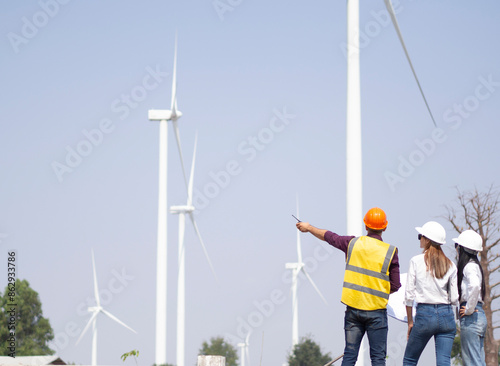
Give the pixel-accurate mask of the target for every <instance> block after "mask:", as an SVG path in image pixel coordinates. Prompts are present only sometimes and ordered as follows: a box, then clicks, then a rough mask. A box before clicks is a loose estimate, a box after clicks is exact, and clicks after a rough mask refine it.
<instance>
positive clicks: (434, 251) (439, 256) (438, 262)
mask: <svg viewBox="0 0 500 366" xmlns="http://www.w3.org/2000/svg"><path fill="white" fill-rule="evenodd" d="M424 251H425V254H424V260H425V265H426V266H427V270H428V271H429V272H430V273H431V274H432V275H433V276H434V277H436V278H437V279H440V278H443V277H444V275H445V274H446V272H448V270H449V269H450V266H451V261H450V259H449V258H448V257H447V256H446V255H445V254H444V252H443V250H442V249H441V245H439V244H437V243H435V242H433V241H432V240H430V239H428V242H427V243H426V244H425V248H424Z"/></svg>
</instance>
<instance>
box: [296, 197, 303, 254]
mask: <svg viewBox="0 0 500 366" xmlns="http://www.w3.org/2000/svg"><path fill="white" fill-rule="evenodd" d="M297 217H300V215H299V196H298V195H297ZM295 231H297V254H298V258H299V263H302V248H301V245H300V231H299V230H295Z"/></svg>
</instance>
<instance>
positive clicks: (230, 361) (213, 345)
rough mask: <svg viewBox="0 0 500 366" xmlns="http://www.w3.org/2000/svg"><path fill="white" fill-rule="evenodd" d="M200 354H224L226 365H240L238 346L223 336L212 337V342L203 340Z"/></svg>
mask: <svg viewBox="0 0 500 366" xmlns="http://www.w3.org/2000/svg"><path fill="white" fill-rule="evenodd" d="M199 354H200V355H204V356H224V357H225V358H226V366H237V365H238V352H237V351H236V348H235V347H234V346H233V345H232V344H231V343H228V342H226V341H225V340H224V338H223V337H212V338H210V344H208V343H207V342H203V344H202V346H201V349H200V351H199Z"/></svg>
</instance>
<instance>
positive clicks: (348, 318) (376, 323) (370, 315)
mask: <svg viewBox="0 0 500 366" xmlns="http://www.w3.org/2000/svg"><path fill="white" fill-rule="evenodd" d="M344 331H345V349H344V358H343V360H342V366H353V365H354V364H355V363H356V360H357V359H358V352H359V346H360V344H361V339H362V338H363V335H364V334H365V332H366V333H367V334H368V342H369V343H370V358H371V360H372V365H373V366H385V356H386V354H387V310H386V309H381V310H371V311H367V310H358V309H354V308H351V307H350V306H348V307H347V309H346V311H345V318H344Z"/></svg>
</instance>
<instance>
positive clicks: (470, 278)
mask: <svg viewBox="0 0 500 366" xmlns="http://www.w3.org/2000/svg"><path fill="white" fill-rule="evenodd" d="M481 282H482V278H481V270H480V269H479V265H478V264H477V263H475V262H469V263H467V264H466V265H465V267H464V277H463V278H462V284H461V286H460V287H461V290H462V296H460V303H462V302H467V304H466V305H465V315H471V314H472V313H473V312H474V309H475V308H476V305H477V303H478V302H483V299H482V297H481Z"/></svg>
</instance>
